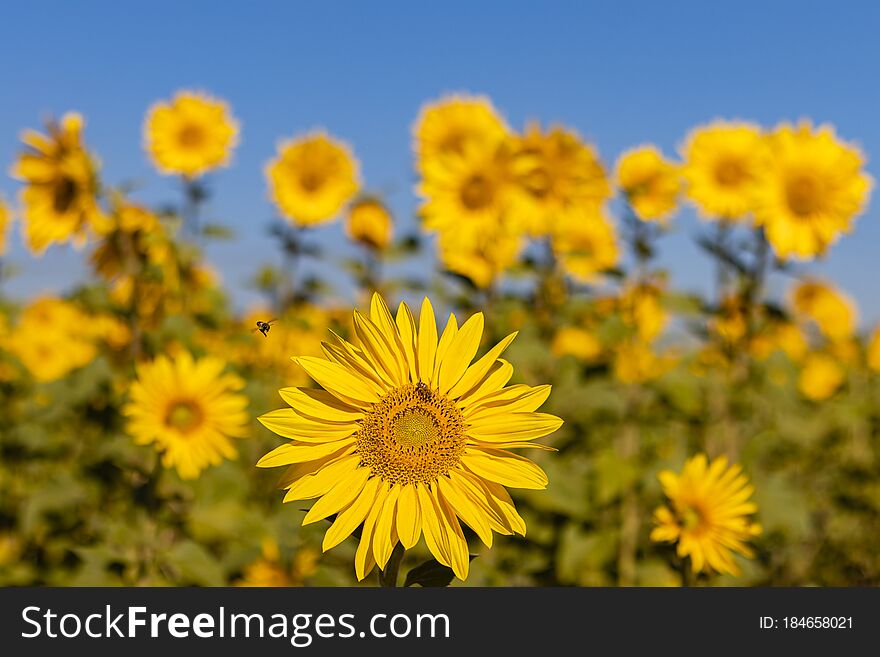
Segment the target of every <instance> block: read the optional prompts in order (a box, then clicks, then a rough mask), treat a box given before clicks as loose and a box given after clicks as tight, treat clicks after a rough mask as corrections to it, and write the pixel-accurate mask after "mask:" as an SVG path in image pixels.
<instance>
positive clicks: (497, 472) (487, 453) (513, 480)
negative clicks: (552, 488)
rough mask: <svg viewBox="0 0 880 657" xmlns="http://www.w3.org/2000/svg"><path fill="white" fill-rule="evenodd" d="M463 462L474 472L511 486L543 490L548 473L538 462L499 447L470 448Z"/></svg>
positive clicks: (463, 456) (489, 479) (463, 457)
mask: <svg viewBox="0 0 880 657" xmlns="http://www.w3.org/2000/svg"><path fill="white" fill-rule="evenodd" d="M461 463H462V465H464V466H465V467H466V468H467V469H468V470H470V471H471V472H473V473H474V474H476V475H478V476H480V477H482V478H483V479H487V480H488V481H494V482H496V483H499V484H501V485H503V486H510V487H511V488H530V489H535V490H542V489H544V488H546V487H547V475H546V474H545V473H544V471H543V470H542V469H541V468H540V467H538V465H537V464H535V463H533V462H532V461H529V460H528V459H526V458H523V457H522V456H517V455H516V454H511V453H510V452H504V451H502V450H497V449H488V448H480V447H471V448H468V449H467V450H466V451H465V453H464V455H462V458H461Z"/></svg>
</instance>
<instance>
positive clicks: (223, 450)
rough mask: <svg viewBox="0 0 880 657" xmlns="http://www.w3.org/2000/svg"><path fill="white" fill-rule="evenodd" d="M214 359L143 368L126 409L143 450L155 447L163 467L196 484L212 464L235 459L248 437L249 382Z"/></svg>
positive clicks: (165, 360) (183, 357) (163, 359)
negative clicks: (237, 445) (237, 444)
mask: <svg viewBox="0 0 880 657" xmlns="http://www.w3.org/2000/svg"><path fill="white" fill-rule="evenodd" d="M225 369H226V363H225V362H224V361H223V360H221V359H219V358H216V357H214V356H205V357H203V358H201V359H199V360H195V359H194V358H193V357H192V356H191V355H190V354H189V353H187V352H181V353H180V354H178V355H177V356H175V357H174V358H169V357H168V356H159V357H158V358H156V359H155V360H153V361H152V362H149V363H142V364H140V365H139V366H138V368H137V374H138V376H137V380H136V381H135V382H134V383H133V384H132V386H131V393H130V401H129V403H128V404H126V405H125V407H124V408H123V414H124V415H125V416H126V417H127V418H128V425H127V427H128V433H129V434H130V435H131V436H132V437H133V438H134V440H135V442H136V443H137V444H139V445H149V444H153V445H155V447H156V449H157V450H158V451H159V452H161V454H162V465H164V466H165V467H166V468H175V469H176V470H177V472H178V474H179V475H180V476H181V478H183V479H195V478H196V477H198V476H199V474H200V473H201V471H202V470H203V469H205V468H207V467H208V466H210V465H217V464H218V463H220V462H221V461H222V460H223V459H232V458H235V456H236V454H237V452H236V449H235V446H234V445H233V439H234V438H243V437H245V436H246V435H247V433H248V426H247V425H248V422H249V417H248V413H247V405H248V400H247V397H245V396H244V395H243V394H241V393H240V392H238V391H240V390H241V389H242V388H243V387H244V381H243V380H242V379H241V378H240V377H238V376H236V375H234V374H228V373H224V370H225Z"/></svg>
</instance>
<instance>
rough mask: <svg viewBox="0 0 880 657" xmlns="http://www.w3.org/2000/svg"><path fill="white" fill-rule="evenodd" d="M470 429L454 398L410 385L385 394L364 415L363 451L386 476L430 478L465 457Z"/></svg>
mask: <svg viewBox="0 0 880 657" xmlns="http://www.w3.org/2000/svg"><path fill="white" fill-rule="evenodd" d="M464 429H465V425H464V422H463V421H462V417H461V411H459V410H458V408H457V407H456V406H455V404H454V403H452V401H451V400H450V399H449V398H448V397H446V396H445V395H441V394H439V393H437V392H436V391H433V390H430V389H428V388H425V387H421V388H420V387H417V386H414V385H411V384H408V385H405V386H401V387H400V388H397V389H395V390H392V391H391V392H389V393H388V394H387V395H385V396H384V397H383V398H382V399H380V400H379V401H378V402H377V403H376V404H375V405H374V406H373V410H372V411H370V412H369V413H368V414H367V416H366V417H365V418H364V420H363V423H362V424H361V429H360V431H359V432H358V436H357V439H358V453H359V454H360V455H361V461H362V463H363V465H365V466H367V467H369V468H370V469H371V471H372V472H373V474H375V475H377V476H379V477H381V478H382V479H384V480H385V481H388V482H390V483H396V484H402V485H405V484H414V483H417V482H422V483H430V482H432V481H435V480H436V479H437V477H439V476H442V475H445V474H446V473H448V472H449V470H450V469H452V468H453V467H455V466H456V465H457V464H458V462H459V461H460V460H461V454H462V452H463V451H464V446H465V442H466V440H467V439H466V437H465V434H464Z"/></svg>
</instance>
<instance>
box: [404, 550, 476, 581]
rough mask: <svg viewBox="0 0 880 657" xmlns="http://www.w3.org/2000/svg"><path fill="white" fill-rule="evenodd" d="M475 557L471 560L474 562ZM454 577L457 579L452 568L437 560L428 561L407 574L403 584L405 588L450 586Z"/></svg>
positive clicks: (472, 556) (471, 556) (473, 555)
mask: <svg viewBox="0 0 880 657" xmlns="http://www.w3.org/2000/svg"><path fill="white" fill-rule="evenodd" d="M475 556H476V555H475V554H472V555H470V560H471V561H473V558H474V557H475ZM453 577H455V573H453V572H452V568H450V567H448V566H444V565H443V564H441V563H440V562H439V561H437V560H436V559H428V561H426V562H425V563H423V564H420V565H418V566H416V567H415V568H413V569H412V570H410V571H409V572H408V573H407V574H406V580H405V581H404V582H403V585H404V586H405V587H406V586H413V585H415V584H418V585H419V586H424V587H429V586H449V583H450V582H451V581H452V578H453Z"/></svg>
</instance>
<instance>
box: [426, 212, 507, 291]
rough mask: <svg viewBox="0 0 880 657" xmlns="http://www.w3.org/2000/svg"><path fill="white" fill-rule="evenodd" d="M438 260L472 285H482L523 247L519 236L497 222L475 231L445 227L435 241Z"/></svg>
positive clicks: (488, 284)
mask: <svg viewBox="0 0 880 657" xmlns="http://www.w3.org/2000/svg"><path fill="white" fill-rule="evenodd" d="M437 248H438V250H439V255H440V262H441V263H442V264H443V266H444V267H445V268H446V269H447V270H449V271H451V272H454V273H456V274H459V275H461V276H464V277H466V278H467V279H468V280H470V281H471V282H472V283H473V284H474V285H475V286H476V287H478V288H481V289H486V288H488V287H491V286H492V285H493V283H495V281H496V280H497V279H498V278H499V277H500V276H501V274H503V273H504V272H505V271H506V270H507V269H509V268H510V267H511V265H513V264H514V263H515V262H516V260H517V258H518V256H519V254H520V252H521V251H522V248H523V239H522V236H521V235H519V234H518V233H516V232H514V231H510V230H506V229H504V228H503V227H502V226H500V225H496V226H490V227H488V228H487V229H485V230H482V231H479V232H478V233H475V234H468V233H465V232H464V231H456V230H454V229H451V228H450V229H447V230H444V231H443V232H442V233H440V239H439V240H438V241H437Z"/></svg>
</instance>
